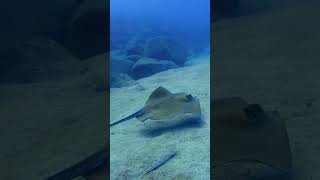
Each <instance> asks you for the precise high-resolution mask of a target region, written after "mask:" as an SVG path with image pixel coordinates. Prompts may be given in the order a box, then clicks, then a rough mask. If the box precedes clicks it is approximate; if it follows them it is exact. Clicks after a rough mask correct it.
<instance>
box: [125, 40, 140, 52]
mask: <svg viewBox="0 0 320 180" xmlns="http://www.w3.org/2000/svg"><path fill="white" fill-rule="evenodd" d="M144 44H145V41H144V40H142V39H140V38H138V37H135V38H133V39H131V40H130V41H129V42H128V43H127V45H126V47H125V49H126V50H125V51H126V54H127V55H142V54H143V51H144Z"/></svg>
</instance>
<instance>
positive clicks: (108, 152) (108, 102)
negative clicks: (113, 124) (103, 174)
mask: <svg viewBox="0 0 320 180" xmlns="http://www.w3.org/2000/svg"><path fill="white" fill-rule="evenodd" d="M106 1H107V3H106V4H107V14H106V17H107V18H106V26H107V36H106V37H107V40H106V43H107V46H106V47H107V52H108V55H107V59H106V61H107V63H106V64H107V67H106V69H107V73H106V76H107V81H108V83H107V85H108V87H107V91H106V93H107V94H106V103H107V105H106V107H107V109H106V119H104V121H106V145H107V148H106V149H107V152H106V153H107V157H108V159H107V161H108V162H107V169H106V171H107V179H110V127H109V124H110V84H109V83H110V81H109V79H110V78H109V77H110V73H109V72H110V53H109V52H110V0H106Z"/></svg>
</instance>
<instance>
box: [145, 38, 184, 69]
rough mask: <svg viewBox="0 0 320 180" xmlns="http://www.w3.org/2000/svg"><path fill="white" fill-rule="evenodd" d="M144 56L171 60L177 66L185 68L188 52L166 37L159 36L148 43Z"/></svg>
mask: <svg viewBox="0 0 320 180" xmlns="http://www.w3.org/2000/svg"><path fill="white" fill-rule="evenodd" d="M144 55H145V56H146V57H150V58H155V59H159V60H168V59H170V60H172V61H173V62H174V63H175V64H177V65H179V66H183V64H184V62H185V61H187V57H188V52H187V50H186V49H185V47H183V46H182V45H181V44H179V43H178V42H176V41H175V40H173V39H171V38H169V37H166V36H158V37H155V38H151V39H149V40H148V41H147V42H146V45H145V49H144Z"/></svg>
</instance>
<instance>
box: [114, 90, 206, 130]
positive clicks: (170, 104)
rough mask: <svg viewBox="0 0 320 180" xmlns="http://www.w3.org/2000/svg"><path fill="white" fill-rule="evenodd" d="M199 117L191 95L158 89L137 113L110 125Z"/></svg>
mask: <svg viewBox="0 0 320 180" xmlns="http://www.w3.org/2000/svg"><path fill="white" fill-rule="evenodd" d="M200 117H201V108H200V103H199V100H197V99H196V98H194V97H193V96H192V95H191V94H187V93H184V92H181V93H171V92H170V91H168V90H167V89H165V88H164V87H161V86H160V87H158V88H157V89H156V90H155V91H153V92H152V93H151V95H150V97H149V99H148V100H147V102H146V103H145V105H144V107H143V108H142V109H140V110H139V111H137V112H135V113H133V114H131V115H129V116H127V117H125V118H123V119H121V120H119V121H116V122H113V123H111V124H110V126H114V125H116V124H119V123H122V122H125V121H128V120H130V119H134V118H137V119H139V120H140V121H141V122H144V121H145V120H147V119H150V120H154V121H162V122H163V121H180V120H186V119H198V118H200Z"/></svg>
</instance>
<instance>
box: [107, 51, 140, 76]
mask: <svg viewBox="0 0 320 180" xmlns="http://www.w3.org/2000/svg"><path fill="white" fill-rule="evenodd" d="M133 65H134V62H132V61H130V60H129V59H127V58H126V56H122V55H120V56H118V55H110V73H113V74H119V73H128V72H130V69H131V67H132V66H133Z"/></svg>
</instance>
